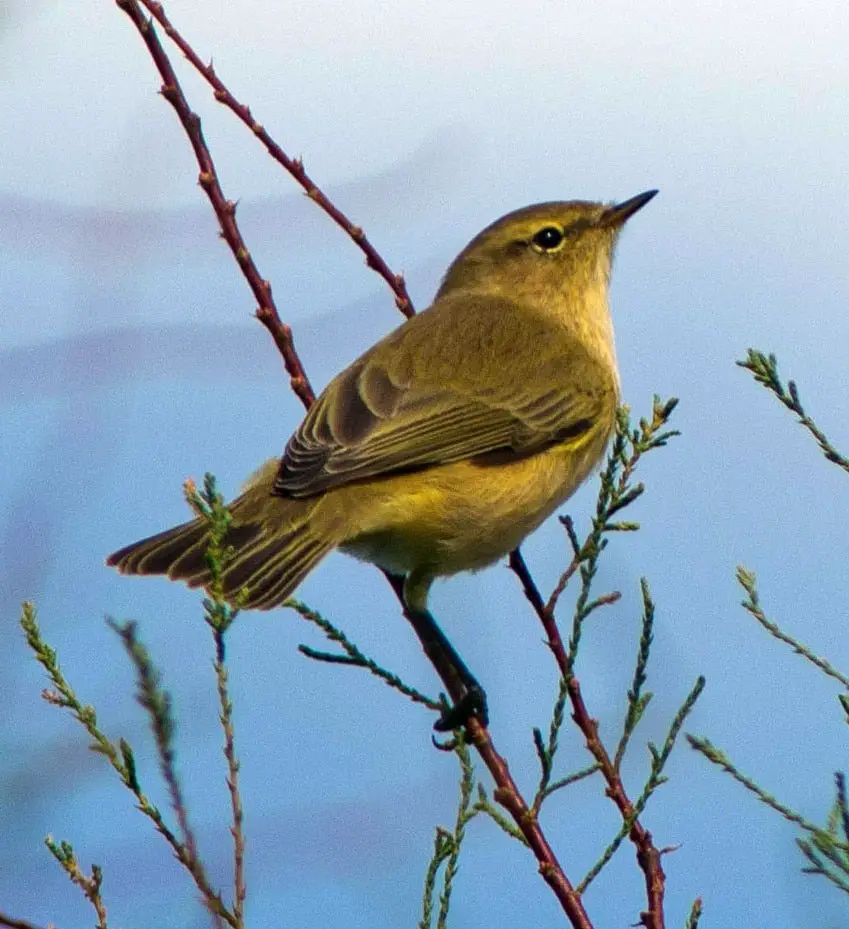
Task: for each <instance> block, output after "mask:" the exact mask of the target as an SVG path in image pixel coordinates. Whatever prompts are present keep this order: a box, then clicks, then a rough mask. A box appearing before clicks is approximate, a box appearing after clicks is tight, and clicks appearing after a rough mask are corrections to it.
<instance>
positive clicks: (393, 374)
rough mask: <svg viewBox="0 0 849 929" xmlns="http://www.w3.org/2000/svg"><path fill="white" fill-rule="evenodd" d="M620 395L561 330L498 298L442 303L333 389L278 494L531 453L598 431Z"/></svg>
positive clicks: (290, 448) (291, 451)
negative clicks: (491, 456) (496, 453)
mask: <svg viewBox="0 0 849 929" xmlns="http://www.w3.org/2000/svg"><path fill="white" fill-rule="evenodd" d="M505 359H509V362H508V363H507V364H505ZM615 390H616V387H615V383H614V382H613V380H612V377H611V376H609V375H608V374H607V373H606V369H605V368H604V366H603V365H602V364H601V362H599V361H598V360H597V359H595V358H594V357H593V356H592V355H591V354H590V352H589V351H588V350H587V348H586V347H585V346H584V345H583V343H582V342H581V341H580V340H579V339H578V338H577V337H576V336H575V335H574V334H573V333H571V332H570V331H569V329H568V328H567V327H564V326H563V325H562V324H561V323H560V322H558V321H557V320H555V319H553V318H550V317H547V316H546V315H545V314H543V313H534V312H533V311H529V310H528V309H527V308H517V307H516V306H515V305H514V304H513V303H511V302H510V301H508V300H502V299H499V298H493V297H488V298H481V297H480V296H476V295H473V294H466V295H461V296H458V297H453V298H442V299H440V301H439V302H438V303H437V304H435V305H434V306H433V307H431V308H430V309H428V310H425V311H424V312H423V313H420V314H419V315H418V316H415V317H413V318H412V319H411V320H409V321H408V322H407V323H405V324H404V325H403V326H401V327H400V328H399V329H397V330H395V332H393V333H391V334H390V335H389V336H387V337H386V338H385V339H383V340H382V341H381V342H378V343H377V345H375V346H374V347H373V348H372V349H370V350H369V351H368V352H367V353H366V354H365V355H363V356H362V357H361V358H359V359H358V360H357V361H355V362H354V363H353V364H352V365H351V366H350V367H348V368H346V369H345V370H344V371H343V372H341V373H340V374H339V375H338V376H337V377H336V378H334V380H333V381H331V382H330V384H329V385H328V386H327V388H326V390H325V391H324V392H323V393H322V395H321V396H320V397H319V398H318V400H317V401H316V402H315V403H314V404H313V406H312V408H311V409H310V411H309V413H308V414H307V416H306V418H305V419H304V421H303V423H302V424H301V426H300V428H299V429H298V430H297V431H296V432H295V434H294V435H293V436H292V438H291V439H290V440H289V443H288V445H287V447H286V452H285V454H284V456H283V460H282V462H281V466H280V471H279V473H278V477H277V481H276V482H275V485H274V492H275V493H277V494H282V495H284V496H296V497H305V496H311V495H313V494H316V493H321V492H322V491H325V490H327V489H329V488H331V487H337V486H341V485H343V484H347V483H350V482H352V481H357V480H363V479H365V478H370V477H374V476H377V475H385V474H391V473H394V472H399V471H408V470H410V469H415V468H422V467H428V466H433V465H438V464H444V463H447V462H451V461H459V460H462V459H468V458H474V457H476V456H478V455H483V454H486V453H487V452H492V451H495V450H504V451H508V452H513V453H515V454H516V455H526V454H529V453H533V452H534V451H538V450H540V449H542V448H545V447H547V446H549V445H551V444H552V443H554V442H559V441H564V437H570V436H571V437H573V438H574V437H575V436H577V435H578V434H580V433H581V432H582V431H586V430H587V429H589V428H591V426H592V425H593V424H594V423H595V422H596V421H597V420H598V418H599V416H600V415H601V414H602V412H603V410H604V409H605V407H606V405H607V404H609V402H610V397H611V394H613V395H615Z"/></svg>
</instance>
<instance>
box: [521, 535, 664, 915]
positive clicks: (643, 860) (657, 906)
mask: <svg viewBox="0 0 849 929" xmlns="http://www.w3.org/2000/svg"><path fill="white" fill-rule="evenodd" d="M570 567H571V565H570ZM510 568H511V570H513V571H514V572H515V574H516V576H517V577H518V578H519V581H520V582H521V584H522V590H523V591H524V594H525V596H526V597H527V599H528V601H529V602H530V604H531V606H532V607H533V608H534V612H535V613H536V614H537V616H538V617H539V619H540V622H541V623H542V625H543V628H544V629H545V634H546V638H547V643H548V646H549V648H550V649H551V651H552V653H553V654H554V657H555V660H556V661H557V666H558V668H559V669H560V673H561V674H562V675H563V676H564V677H565V678H566V682H567V692H568V694H569V702H570V704H571V706H572V719H573V720H574V721H575V724H576V725H577V727H578V729H579V730H580V731H581V733H582V734H583V736H584V741H585V742H586V746H587V749H588V751H589V752H590V754H591V755H592V756H593V758H595V760H596V762H597V763H598V766H599V770H600V771H601V774H602V777H603V778H604V780H605V783H606V784H607V791H606V793H607V796H608V797H610V799H611V800H612V801H613V802H614V803H615V804H616V807H617V809H618V810H619V813H620V815H621V817H622V820H623V822H630V823H632V825H631V829H630V831H629V833H628V835H629V838H630V839H631V841H632V842H633V843H634V846H635V848H636V850H637V863H638V865H639V866H640V869H641V870H642V872H643V875H644V876H645V884H646V898H647V901H648V907H647V910H646V911H645V912H643V913H641V914H640V924H641V925H643V926H644V927H645V929H664V927H665V917H664V912H663V896H664V889H665V884H666V875H665V874H664V872H663V866H662V864H661V860H660V859H661V852H660V851H659V849H657V848H656V847H655V845H654V842H653V841H652V836H651V833H650V832H649V831H648V829H646V828H645V827H644V826H643V825H642V824H641V823H640V822H639V820H637V819H636V818H635V815H634V805H633V803H631V800H630V798H629V797H628V794H627V793H626V791H625V786H624V785H623V783H622V778H621V777H620V775H619V771H618V770H617V768H616V765H614V763H613V761H612V760H611V758H610V755H609V754H608V752H607V749H606V748H605V747H604V743H603V742H602V741H601V739H600V738H599V735H598V720H596V719H593V717H592V716H590V713H589V711H588V710H587V705H586V703H585V702H584V697H583V694H582V693H581V685H580V683H579V682H578V679H577V678H576V677H575V675H574V673H573V669H572V667H571V665H570V662H569V659H568V656H567V654H566V649H565V647H564V645H563V639H562V637H561V635H560V629H559V628H558V626H557V622H556V620H555V618H554V613H553V611H551V610H549V609H548V606H547V604H546V603H545V601H544V600H543V598H542V594H540V592H539V588H538V587H537V585H536V583H535V581H534V579H533V578H532V577H531V573H530V571H528V566H527V565H526V564H525V559H524V558H523V557H522V553H521V552H520V551H518V550H517V551H515V552H512V553H511V555H510ZM567 570H568V569H567ZM572 573H574V570H573V571H572ZM570 576H571V575H570ZM564 586H565V585H564Z"/></svg>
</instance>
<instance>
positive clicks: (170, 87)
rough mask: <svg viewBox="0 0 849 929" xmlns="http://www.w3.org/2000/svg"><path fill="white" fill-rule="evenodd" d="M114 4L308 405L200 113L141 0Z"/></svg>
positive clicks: (306, 389) (289, 341) (296, 362)
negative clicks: (156, 78)
mask: <svg viewBox="0 0 849 929" xmlns="http://www.w3.org/2000/svg"><path fill="white" fill-rule="evenodd" d="M115 2H116V3H117V4H118V6H119V7H120V9H122V10H123V11H124V12H125V13H126V14H127V15H128V16H129V17H130V19H131V20H132V22H133V25H134V26H135V27H136V29H137V30H138V32H139V35H140V36H141V37H142V39H143V41H144V43H145V45H146V46H147V49H148V51H149V52H150V57H151V58H152V59H153V62H154V64H155V65H156V67H157V70H158V71H159V73H160V75H161V76H162V80H163V85H162V90H161V92H162V96H163V97H164V98H165V99H166V100H167V101H168V102H169V103H170V104H171V106H172V107H173V108H174V112H175V113H176V114H177V117H178V118H179V120H180V122H181V123H182V126H183V129H184V130H185V133H186V135H187V136H188V138H189V141H190V143H191V146H192V149H193V150H194V153H195V158H196V159H197V163H198V167H199V168H200V173H199V175H198V183H199V184H200V186H201V188H202V189H203V191H204V193H205V194H206V195H207V197H208V198H209V202H210V204H211V205H212V209H213V210H214V212H215V215H216V217H217V218H218V222H219V224H220V226H221V236H222V238H223V239H224V241H225V242H226V243H227V244H228V245H229V246H230V251H231V252H232V253H233V257H234V258H235V259H236V262H237V263H238V265H239V268H240V269H241V271H242V274H243V275H244V276H245V280H246V281H247V282H248V285H249V286H250V288H251V290H252V291H253V294H254V297H255V298H256V300H257V303H258V304H259V306H258V307H257V310H256V317H257V319H258V320H259V321H260V322H261V323H262V324H263V325H264V326H265V327H266V329H268V331H269V332H270V333H271V336H272V338H273V339H274V342H275V344H276V345H277V349H278V351H279V352H280V355H281V357H282V358H283V364H284V365H285V367H286V371H287V372H288V374H289V378H290V386H291V388H292V391H293V392H294V393H295V395H296V396H297V397H298V398H299V399H300V401H301V402H302V403H303V404H304V406H305V407H309V406H310V404H311V403H312V401H313V400H314V399H315V394H314V393H313V389H312V387H311V385H310V382H309V379H308V378H307V375H306V372H305V371H304V367H303V365H302V364H301V359H300V358H299V357H298V354H297V352H296V351H295V345H294V341H293V338H292V330H291V328H290V327H289V326H287V325H286V324H285V323H284V322H283V321H282V320H281V319H280V314H279V313H278V312H277V306H276V304H275V302H274V298H273V297H272V296H271V284H270V283H269V282H268V281H267V280H265V279H264V278H263V277H262V275H261V274H260V273H259V270H258V269H257V266H256V264H255V263H254V260H253V258H252V257H251V253H250V252H249V251H248V248H247V246H246V245H245V241H244V239H243V238H242V234H241V231H240V230H239V226H238V224H237V222H236V202H235V201H234V200H228V199H227V198H226V197H225V196H224V192H223V191H222V189H221V184H220V182H219V180H218V173H217V171H216V169H215V162H214V161H213V159H212V155H211V153H210V151H209V147H208V146H207V144H206V140H205V139H204V136H203V131H202V130H201V123H200V117H199V116H198V115H197V113H195V112H193V111H192V109H191V107H190V106H189V104H188V101H187V100H186V96H185V94H184V93H183V89H182V87H181V86H180V83H179V81H178V80H177V75H176V74H175V73H174V68H173V67H172V66H171V62H170V60H169V58H168V56H167V55H166V54H165V50H164V49H163V48H162V44H161V43H160V41H159V37H158V36H157V34H156V30H155V29H154V28H153V24H152V22H151V21H150V20H149V19H148V18H147V17H146V16H145V15H144V14H143V13H142V11H141V8H140V7H139V4H138V3H137V2H136V0H115Z"/></svg>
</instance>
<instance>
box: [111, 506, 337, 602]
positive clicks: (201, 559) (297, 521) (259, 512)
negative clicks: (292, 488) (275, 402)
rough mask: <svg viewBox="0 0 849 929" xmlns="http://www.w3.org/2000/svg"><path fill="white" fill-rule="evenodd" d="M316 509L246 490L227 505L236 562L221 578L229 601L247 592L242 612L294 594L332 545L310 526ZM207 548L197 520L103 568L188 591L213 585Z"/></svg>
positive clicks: (130, 550) (147, 541) (130, 547)
mask: <svg viewBox="0 0 849 929" xmlns="http://www.w3.org/2000/svg"><path fill="white" fill-rule="evenodd" d="M258 492H261V493H262V499H261V500H260V499H258ZM315 506H316V501H314V500H287V499H283V498H280V497H271V496H270V494H269V495H268V496H266V493H265V491H264V489H263V490H262V491H260V489H259V488H249V489H248V490H247V491H246V492H245V493H244V494H242V496H241V497H239V498H238V499H236V500H235V501H233V503H232V504H230V508H229V509H230V513H231V516H232V517H233V522H232V523H231V525H230V528H229V530H228V531H227V536H226V538H225V540H224V542H225V544H226V545H232V546H233V548H234V550H235V556H234V558H233V560H232V561H230V563H229V564H228V565H227V567H226V569H225V571H224V574H223V576H222V580H223V583H224V595H225V597H226V598H227V599H228V600H230V599H232V598H234V597H235V596H236V594H237V593H238V592H239V591H240V590H241V589H242V588H243V587H247V589H248V596H247V601H246V602H245V607H246V608H247V609H254V610H270V609H272V608H274V607H276V606H279V605H280V604H281V603H282V602H283V601H284V600H285V599H286V598H287V597H289V596H290V595H291V594H292V592H293V591H294V590H295V588H296V587H297V586H298V585H299V584H300V583H301V581H302V580H303V579H304V578H305V577H306V576H307V574H308V573H309V572H310V571H311V570H312V569H313V568H314V567H315V566H316V565H317V564H318V562H319V561H320V560H321V559H322V558H323V557H324V556H325V555H326V554H327V553H328V552H329V551H330V550H331V549H332V548H333V547H334V546H335V544H336V543H335V540H333V539H327V538H324V537H322V534H320V533H319V532H318V531H317V530H316V527H315V526H314V525H311V520H310V515H311V513H312V511H313V510H314V509H315ZM208 544H209V534H208V531H207V525H206V523H205V522H204V521H202V520H199V519H195V520H192V521H191V522H188V523H183V524H182V525H181V526H175V527H174V528H173V529H166V530H165V532H160V533H158V534H157V535H154V536H150V538H147V539H142V540H141V541H140V542H134V543H133V544H132V545H128V546H126V547H125V548H122V549H120V550H119V551H117V552H114V553H113V554H112V555H110V556H109V557H108V558H107V559H106V563H107V564H108V565H110V566H111V567H113V568H117V569H118V571H120V572H121V574H164V575H167V576H168V577H169V578H171V580H175V581H185V582H186V583H187V584H188V586H189V587H204V586H206V585H207V584H208V583H209V582H210V580H211V575H210V572H209V568H208V567H207V564H206V549H207V545H208Z"/></svg>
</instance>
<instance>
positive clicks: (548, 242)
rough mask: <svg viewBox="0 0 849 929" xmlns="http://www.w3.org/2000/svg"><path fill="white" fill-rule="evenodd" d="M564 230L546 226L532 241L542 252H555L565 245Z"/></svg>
mask: <svg viewBox="0 0 849 929" xmlns="http://www.w3.org/2000/svg"><path fill="white" fill-rule="evenodd" d="M563 238H564V236H563V230H562V229H560V228H559V227H558V226H544V227H543V228H542V229H540V231H539V232H537V233H536V234H535V235H534V237H533V239H531V241H532V242H533V244H534V247H535V248H536V249H537V250H538V251H541V252H553V251H555V250H556V249H558V248H560V246H561V245H562V244H563Z"/></svg>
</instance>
